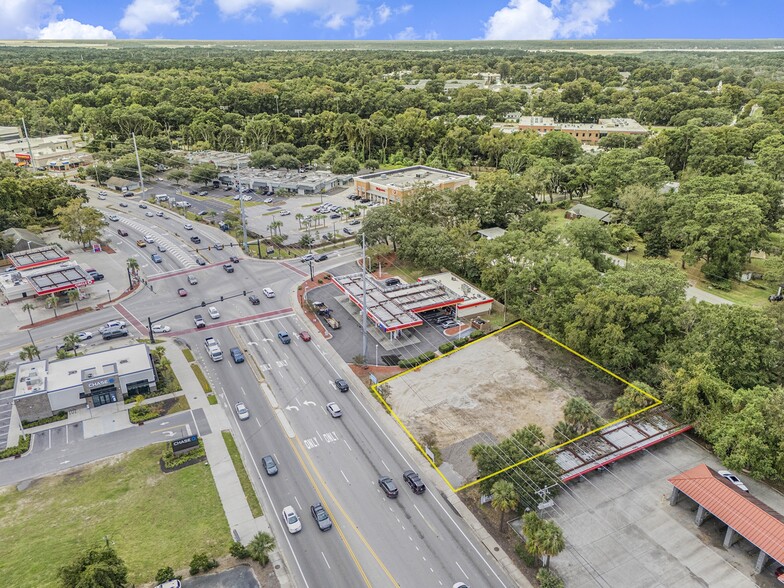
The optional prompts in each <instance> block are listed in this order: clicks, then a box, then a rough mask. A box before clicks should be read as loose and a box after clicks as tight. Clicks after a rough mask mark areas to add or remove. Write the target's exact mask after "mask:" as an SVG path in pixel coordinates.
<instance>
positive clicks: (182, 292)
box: [177, 288, 188, 298]
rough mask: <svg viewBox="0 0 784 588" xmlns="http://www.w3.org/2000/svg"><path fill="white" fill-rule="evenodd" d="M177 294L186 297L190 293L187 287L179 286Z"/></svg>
mask: <svg viewBox="0 0 784 588" xmlns="http://www.w3.org/2000/svg"><path fill="white" fill-rule="evenodd" d="M177 294H179V296H180V298H185V297H186V296H187V295H188V291H187V290H186V289H185V288H178V289H177Z"/></svg>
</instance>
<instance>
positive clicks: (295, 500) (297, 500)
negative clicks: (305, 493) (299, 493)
mask: <svg viewBox="0 0 784 588" xmlns="http://www.w3.org/2000/svg"><path fill="white" fill-rule="evenodd" d="M294 502H296V503H297V508H299V509H300V510H302V505H301V504H300V503H299V499H298V498H297V497H296V496H295V497H294Z"/></svg>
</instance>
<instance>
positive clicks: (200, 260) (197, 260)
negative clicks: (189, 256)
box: [196, 257, 207, 265]
mask: <svg viewBox="0 0 784 588" xmlns="http://www.w3.org/2000/svg"><path fill="white" fill-rule="evenodd" d="M196 263H197V264H199V265H207V262H206V261H204V260H203V259H202V258H201V257H197V258H196Z"/></svg>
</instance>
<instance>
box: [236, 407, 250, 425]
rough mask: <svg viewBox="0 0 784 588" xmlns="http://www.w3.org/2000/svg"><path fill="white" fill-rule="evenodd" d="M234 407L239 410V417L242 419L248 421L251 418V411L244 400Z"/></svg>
mask: <svg viewBox="0 0 784 588" xmlns="http://www.w3.org/2000/svg"><path fill="white" fill-rule="evenodd" d="M234 409H235V410H236V411H237V418H238V419H240V420H241V421H247V420H248V419H249V418H250V412H249V411H248V408H247V407H246V406H245V403H244V402H238V403H237V404H235V405H234Z"/></svg>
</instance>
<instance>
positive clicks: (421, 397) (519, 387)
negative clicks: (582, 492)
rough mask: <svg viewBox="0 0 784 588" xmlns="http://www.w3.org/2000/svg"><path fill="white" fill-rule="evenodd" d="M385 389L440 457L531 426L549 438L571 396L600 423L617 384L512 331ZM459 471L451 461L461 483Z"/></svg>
mask: <svg viewBox="0 0 784 588" xmlns="http://www.w3.org/2000/svg"><path fill="white" fill-rule="evenodd" d="M388 389H389V391H390V403H391V405H392V407H393V409H394V410H395V412H396V413H397V415H398V416H399V417H400V418H401V420H402V421H403V422H404V423H405V424H406V426H407V427H408V428H409V429H410V430H411V432H412V433H413V434H414V435H415V436H416V437H417V438H418V439H421V438H422V436H423V435H425V434H427V433H435V434H436V437H437V442H438V446H439V447H440V448H441V449H442V451H443V452H444V454H445V456H447V455H448V454H449V448H450V447H452V446H454V445H456V444H459V443H460V442H461V441H463V440H465V439H468V438H470V437H474V436H476V441H479V440H480V439H482V440H483V442H486V443H492V442H497V441H500V440H501V439H503V438H504V437H507V436H508V435H509V434H510V433H512V432H513V431H515V430H517V429H519V428H521V427H524V426H525V425H528V424H531V423H535V424H538V425H539V426H540V427H542V429H543V430H544V432H545V434H547V435H548V436H550V435H551V434H552V429H553V426H554V425H555V424H556V423H557V422H558V421H559V420H561V419H562V409H563V405H564V404H565V403H566V401H567V400H568V399H569V398H570V397H571V396H583V397H584V398H586V399H588V400H589V401H590V402H591V403H592V404H593V406H594V407H595V409H596V411H597V412H598V413H599V414H600V415H601V416H602V417H604V418H608V417H610V416H611V408H612V402H613V401H614V400H615V398H616V397H617V396H618V395H619V394H620V393H621V392H622V391H623V385H622V384H621V383H620V382H618V381H615V380H611V379H610V378H609V377H608V376H605V375H603V374H602V373H601V372H600V371H599V370H597V369H596V368H594V367H593V366H591V365H590V364H588V363H586V362H585V361H583V360H581V359H579V358H578V357H576V356H575V355H573V354H571V353H569V352H568V351H566V350H564V349H561V348H560V347H558V346H557V345H555V344H554V343H551V342H550V341H548V340H547V339H545V338H544V337H542V336H540V335H538V334H536V333H534V332H533V331H531V330H530V329H528V328H527V327H525V326H522V325H519V326H516V327H514V328H512V329H509V330H507V331H504V332H503V333H501V334H499V335H495V336H492V337H488V338H487V339H484V340H482V341H480V342H478V343H475V344H473V345H470V346H468V347H467V348H464V349H461V350H460V351H458V352H457V353H453V354H452V355H450V356H449V357H446V358H444V359H441V360H439V361H436V362H433V363H432V364H430V365H428V366H426V367H424V368H422V369H421V370H419V371H417V372H412V373H410V374H407V375H405V376H401V377H399V378H397V379H395V380H393V381H392V382H389V384H388ZM464 451H465V449H464V448H463V449H461V453H463V452H464ZM454 457H456V456H454ZM447 461H450V462H451V461H453V458H452V457H447ZM458 461H461V462H462V461H463V460H458ZM465 465H466V464H465V463H463V464H462V465H461V464H457V463H453V466H454V467H455V468H456V469H457V470H458V471H459V472H460V473H461V475H463V476H464V477H467V476H468V475H470V472H468V471H466V467H465Z"/></svg>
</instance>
